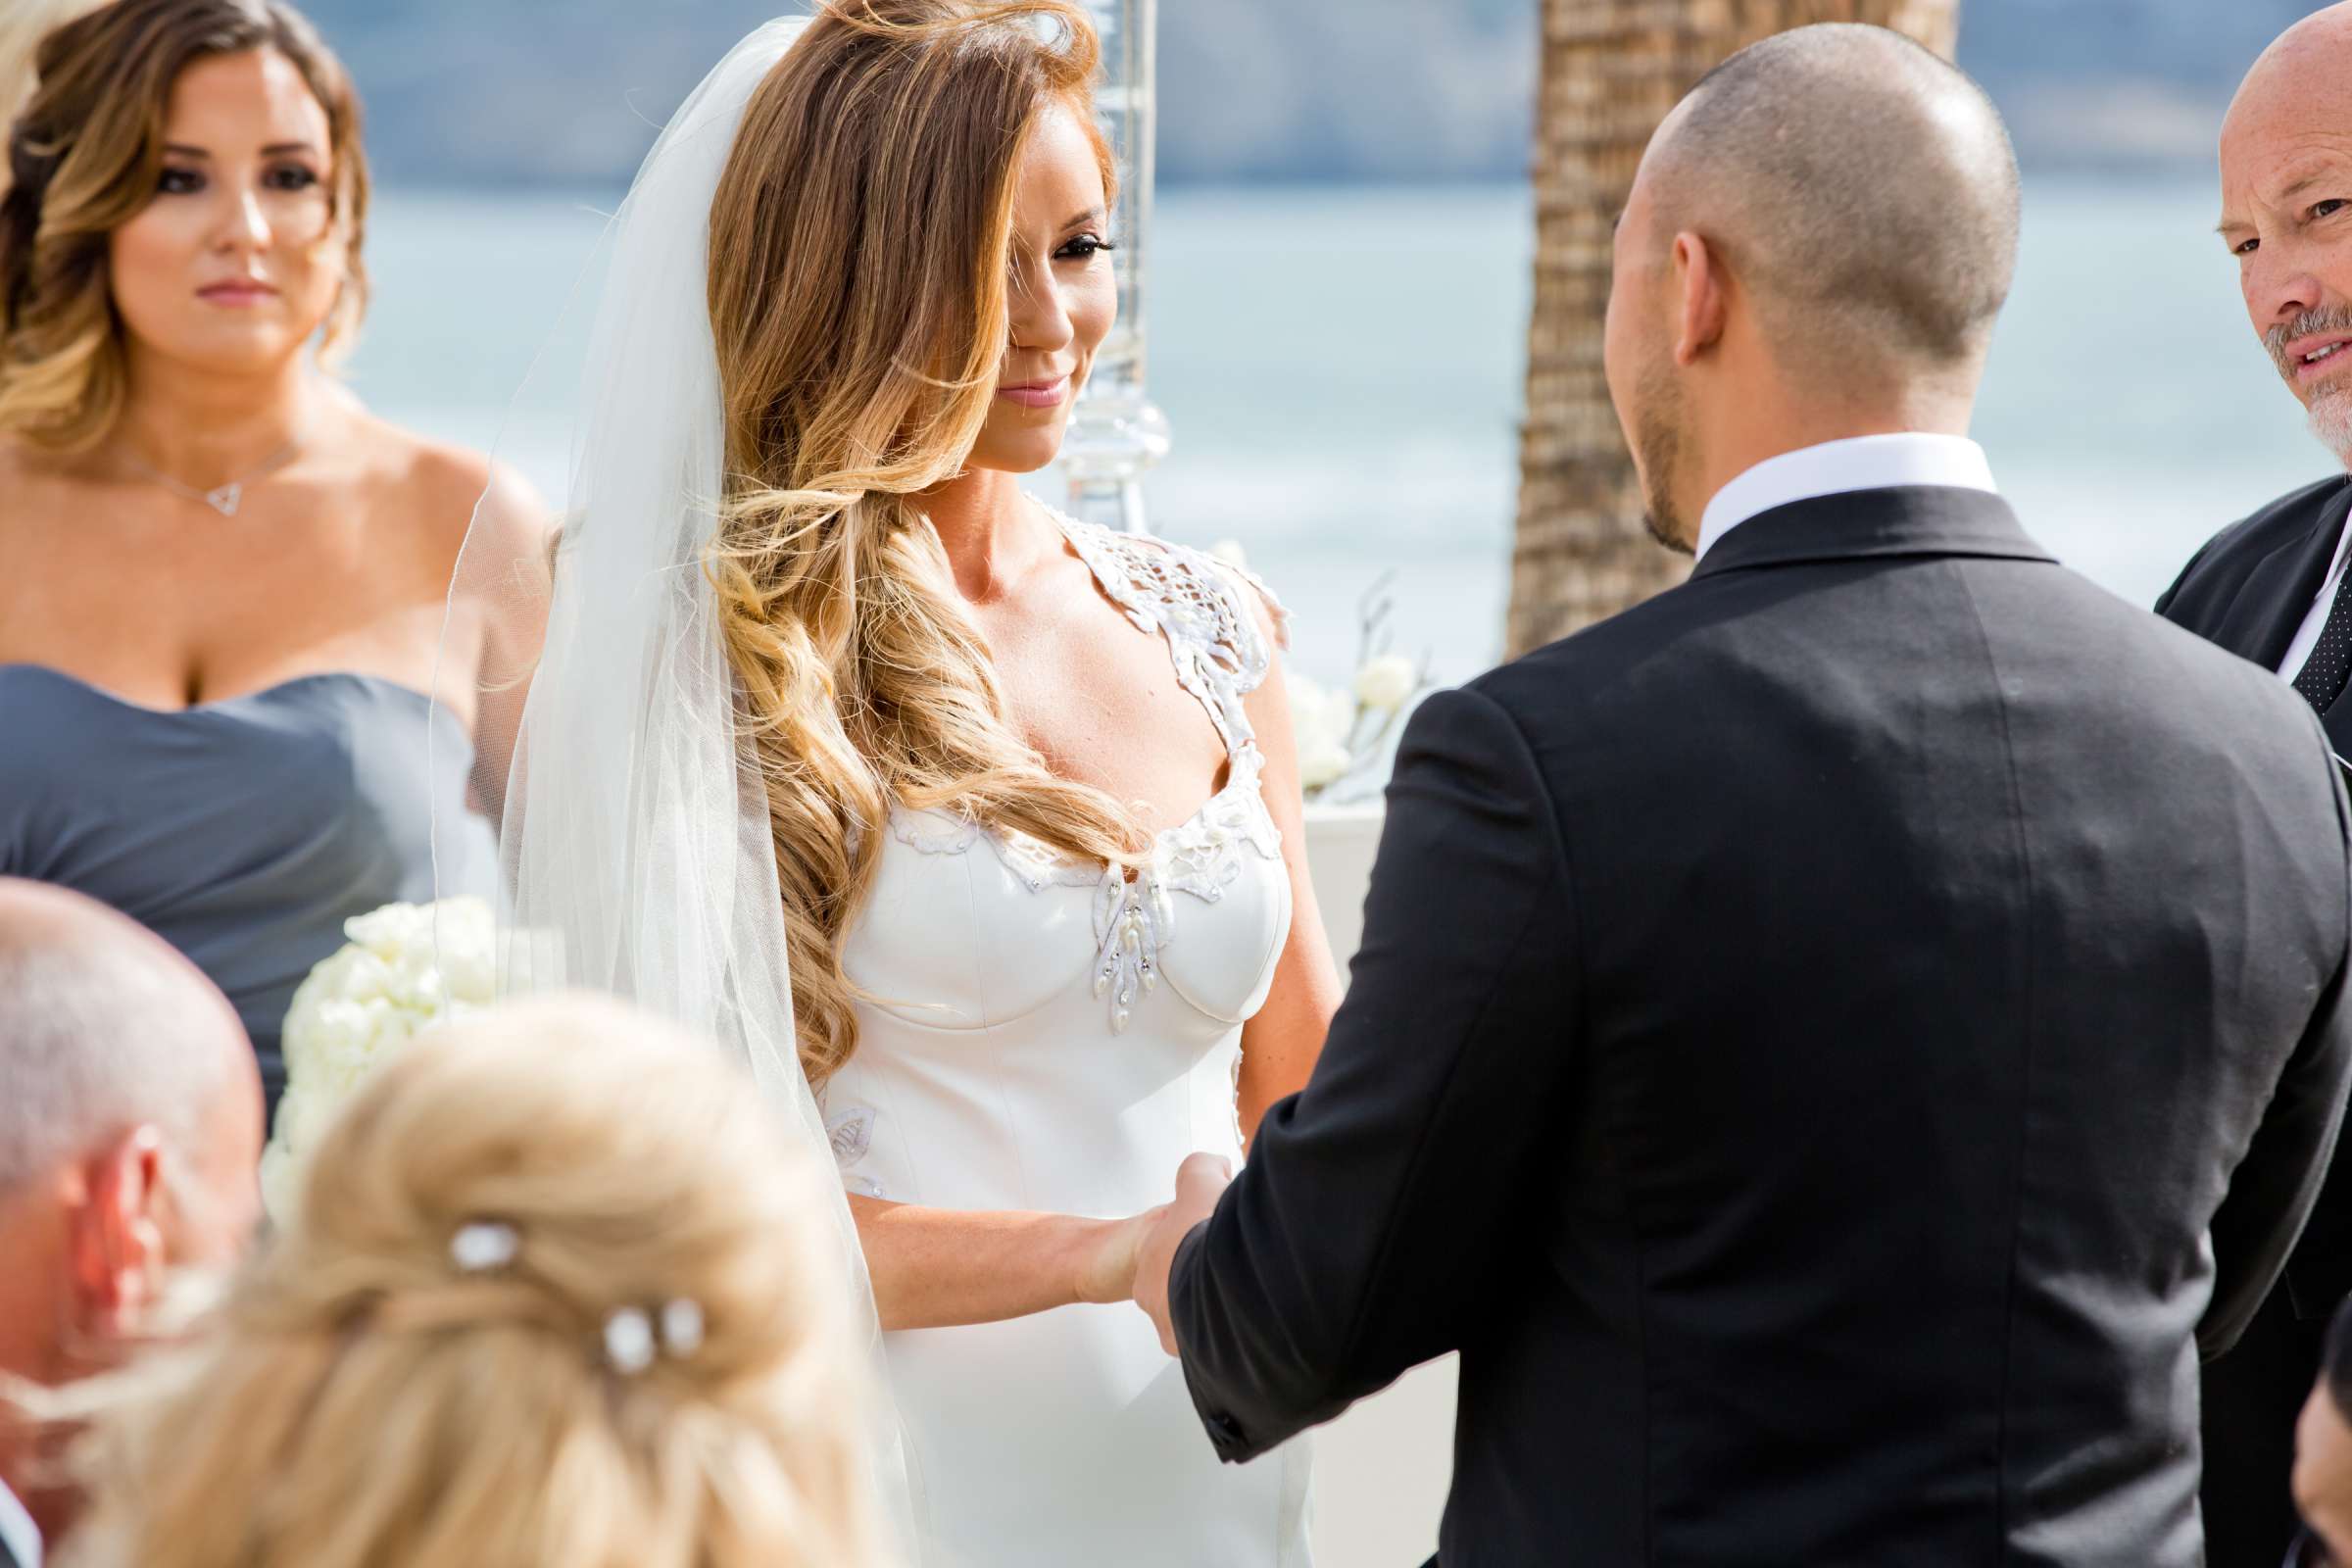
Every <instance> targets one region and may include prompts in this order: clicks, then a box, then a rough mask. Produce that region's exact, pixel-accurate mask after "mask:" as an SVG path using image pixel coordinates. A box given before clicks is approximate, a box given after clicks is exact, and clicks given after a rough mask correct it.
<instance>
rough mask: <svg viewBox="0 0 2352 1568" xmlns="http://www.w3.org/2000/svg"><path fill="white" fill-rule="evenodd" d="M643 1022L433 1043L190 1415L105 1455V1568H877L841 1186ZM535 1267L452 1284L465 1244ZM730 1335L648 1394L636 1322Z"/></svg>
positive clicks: (128, 1422)
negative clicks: (470, 1240)
mask: <svg viewBox="0 0 2352 1568" xmlns="http://www.w3.org/2000/svg"><path fill="white" fill-rule="evenodd" d="M809 1163H810V1162H809V1161H806V1160H802V1159H798V1158H796V1157H795V1156H794V1155H793V1154H792V1153H791V1152H790V1146H789V1145H788V1144H787V1143H786V1142H785V1140H784V1135H783V1134H782V1132H781V1131H780V1129H779V1127H778V1125H777V1124H776V1123H774V1122H772V1121H771V1119H770V1117H769V1114H768V1112H767V1110H766V1107H765V1103H764V1102H762V1101H761V1099H760V1096H759V1094H758V1092H757V1091H756V1090H755V1089H754V1087H753V1085H752V1084H751V1083H750V1082H749V1081H748V1080H747V1079H745V1078H743V1077H741V1076H740V1075H738V1074H736V1073H735V1072H733V1071H732V1070H730V1069H729V1067H728V1066H727V1064H726V1063H725V1062H724V1061H723V1060H722V1059H721V1058H720V1056H719V1055H718V1053H717V1052H716V1050H715V1048H713V1047H711V1046H708V1045H705V1044H703V1043H701V1042H699V1041H696V1040H691V1039H688V1038H685V1037H684V1036H682V1035H677V1034H673V1033H672V1032H671V1031H670V1029H669V1028H668V1027H667V1026H666V1025H663V1024H662V1023H660V1022H658V1021H657V1020H654V1019H652V1018H650V1017H647V1016H645V1015H643V1014H640V1013H637V1012H635V1011H634V1010H633V1009H630V1008H627V1007H625V1006H623V1005H620V1004H618V1003H613V1002H610V1001H604V1000H591V999H585V998H559V999H553V1000H544V1001H538V1002H531V1003H523V1004H518V1005H510V1006H508V1007H505V1008H502V1009H500V1010H498V1011H496V1012H493V1013H491V1014H489V1015H487V1016H486V1017H484V1018H481V1019H479V1020H475V1021H472V1022H468V1023H466V1024H464V1025H461V1026H458V1027H455V1028H451V1029H448V1030H446V1031H442V1032H439V1033H437V1034H433V1035H427V1036H424V1037H421V1038H419V1039H418V1040H417V1043H416V1044H415V1045H414V1046H412V1047H411V1048H410V1049H409V1050H407V1051H406V1052H405V1053H404V1054H401V1055H400V1056H399V1057H397V1058H396V1059H394V1060H393V1061H392V1062H391V1063H390V1064H389V1065H388V1066H386V1067H385V1068H384V1069H383V1071H382V1072H381V1073H380V1074H379V1075H378V1076H377V1077H376V1078H375V1079H374V1080H373V1081H372V1082H370V1083H369V1084H368V1086H367V1088H366V1089H365V1090H364V1091H363V1092H362V1094H361V1096H360V1097H359V1099H358V1100H357V1101H355V1102H354V1103H353V1104H352V1105H351V1106H350V1107H349V1108H348V1109H347V1110H345V1111H344V1112H343V1113H342V1115H341V1116H340V1118H339V1119H338V1120H337V1122H336V1123H335V1124H334V1126H333V1127H332V1129H331V1130H330V1132H329V1133H328V1135H327V1137H326V1138H325V1139H324V1140H322V1142H321V1144H320V1146H319V1152H318V1154H317V1157H316V1161H315V1163H314V1165H313V1166H312V1168H311V1170H310V1173H309V1175H308V1177H307V1179H306V1181H305V1184H304V1191H303V1196H302V1200H301V1204H300V1210H299V1213H298V1214H297V1215H295V1216H294V1217H293V1218H292V1221H291V1223H290V1225H289V1227H288V1228H287V1229H286V1230H285V1231H284V1232H283V1233H282V1234H280V1235H279V1236H278V1238H277V1239H276V1240H275V1242H274V1244H273V1245H271V1246H270V1248H269V1250H267V1251H266V1253H265V1254H264V1255H263V1256H262V1257H261V1258H260V1260H259V1261H258V1263H257V1264H256V1265H254V1267H253V1268H252V1269H251V1271H250V1272H249V1273H248V1274H247V1276H246V1277H245V1278H243V1279H242V1280H241V1281H240V1282H239V1284H238V1285H237V1287H236V1288H235V1289H234V1290H233V1291H232V1292H231V1294H230V1296H229V1298H228V1299H227V1300H226V1302H225V1303H224V1305H223V1306H222V1307H221V1311H220V1312H219V1313H218V1314H217V1317H216V1319H215V1321H214V1323H213V1325H212V1326H211V1328H210V1329H209V1330H208V1332H207V1333H206V1335H205V1336H204V1337H203V1338H202V1339H200V1340H199V1341H198V1342H197V1343H196V1344H195V1345H194V1347H193V1348H191V1349H190V1350H189V1352H188V1353H187V1355H186V1356H185V1357H184V1359H183V1360H182V1362H181V1363H180V1365H179V1366H178V1367H176V1368H175V1369H174V1371H173V1375H172V1377H171V1379H170V1380H169V1383H168V1387H167V1390H166V1392H164V1393H163V1394H162V1395H161V1397H155V1398H152V1399H150V1400H148V1401H146V1402H143V1403H142V1402H133V1403H132V1404H131V1405H129V1406H128V1407H126V1408H124V1409H123V1410H121V1411H119V1412H118V1413H117V1414H116V1415H115V1417H114V1418H113V1419H112V1422H111V1424H104V1425H102V1426H101V1427H100V1429H99V1432H98V1435H97V1453H96V1457H97V1465H96V1468H97V1472H98V1479H97V1482H96V1496H97V1504H96V1511H95V1514H94V1516H93V1521H92V1525H91V1527H90V1532H89V1534H90V1538H91V1540H92V1542H93V1543H94V1544H95V1547H96V1550H95V1551H94V1552H93V1555H92V1556H91V1558H90V1559H89V1560H91V1561H114V1562H120V1563H124V1564H132V1563H135V1564H137V1565H139V1568H382V1565H386V1564H411V1563H413V1564H427V1563H496V1564H499V1565H500V1568H870V1565H873V1564H876V1563H877V1562H879V1561H880V1560H881V1559H880V1555H879V1540H878V1526H877V1523H876V1521H875V1519H874V1517H873V1504H872V1502H871V1501H870V1484H869V1481H868V1474H867V1465H866V1454H867V1451H868V1445H869V1443H870V1430H869V1428H868V1427H867V1425H866V1419H867V1417H866V1406H865V1403H864V1399H863V1394H862V1381H861V1380H862V1372H861V1368H862V1365H863V1359H862V1357H863V1353H864V1352H863V1350H862V1349H861V1348H860V1347H859V1346H858V1344H857V1343H855V1340H854V1336H853V1332H852V1328H851V1311H850V1296H849V1292H848V1289H847V1287H846V1285H845V1284H844V1278H843V1271H842V1266H841V1259H840V1255H839V1247H840V1243H839V1240H838V1238H837V1236H836V1234H835V1232H834V1231H833V1230H832V1228H831V1227H830V1226H829V1224H828V1222H827V1221H826V1220H825V1218H824V1217H823V1216H824V1214H825V1212H826V1203H825V1201H823V1199H822V1195H821V1192H820V1188H819V1185H818V1183H819V1180H820V1174H821V1173H819V1172H817V1171H815V1170H813V1169H811V1168H808V1167H809ZM482 1222H491V1223H493V1224H495V1225H496V1226H501V1227H506V1228H508V1230H509V1231H511V1234H512V1236H513V1239H514V1256H513V1259H512V1261H511V1262H507V1263H504V1264H503V1265H499V1266H494V1267H490V1268H487V1269H481V1270H476V1269H469V1268H468V1267H466V1266H463V1265H461V1263H460V1262H459V1261H458V1259H457V1258H456V1257H455V1256H454V1255H453V1243H454V1241H455V1239H456V1237H457V1236H458V1234H459V1233H460V1232H461V1231H462V1230H465V1229H466V1227H468V1226H472V1225H477V1224H480V1223H482ZM675 1300H688V1301H692V1302H693V1303H695V1305H696V1306H697V1307H698V1308H699V1309H700V1312H701V1315H702V1336H701V1342H700V1344H699V1345H695V1346H693V1347H692V1348H690V1349H687V1350H684V1351H663V1352H661V1353H657V1354H655V1355H654V1356H653V1358H652V1360H651V1362H650V1364H647V1365H645V1366H644V1367H643V1369H642V1370H638V1371H634V1372H632V1371H630V1370H628V1368H627V1367H626V1366H625V1365H623V1364H617V1363H615V1361H614V1360H613V1358H612V1356H611V1354H610V1353H609V1351H608V1349H607V1347H606V1344H605V1339H604V1336H605V1331H606V1327H607V1325H608V1324H609V1323H610V1322H611V1321H612V1320H613V1316H614V1314H616V1313H628V1312H639V1313H644V1314H647V1316H648V1317H649V1318H651V1319H652V1320H653V1321H655V1322H659V1321H660V1314H661V1310H662V1307H663V1306H664V1305H665V1304H666V1303H668V1302H671V1301H675Z"/></svg>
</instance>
